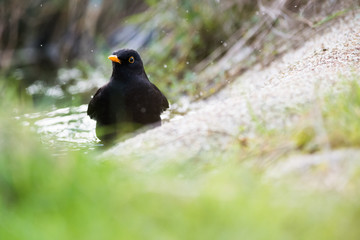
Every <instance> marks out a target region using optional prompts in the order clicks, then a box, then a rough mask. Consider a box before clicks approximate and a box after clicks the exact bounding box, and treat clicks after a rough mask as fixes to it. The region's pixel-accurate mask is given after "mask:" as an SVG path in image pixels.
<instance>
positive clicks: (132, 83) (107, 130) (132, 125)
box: [87, 49, 169, 141]
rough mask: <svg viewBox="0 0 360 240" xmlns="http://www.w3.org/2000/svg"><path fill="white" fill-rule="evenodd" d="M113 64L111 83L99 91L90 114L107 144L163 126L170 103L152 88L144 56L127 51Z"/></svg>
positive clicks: (112, 57)
mask: <svg viewBox="0 0 360 240" xmlns="http://www.w3.org/2000/svg"><path fill="white" fill-rule="evenodd" d="M109 59H110V60H111V61H112V62H113V63H112V65H113V72H112V75H111V78H110V81H109V82H108V83H107V84H106V85H104V86H102V87H101V88H100V89H98V90H97V92H96V93H95V95H94V96H93V98H92V99H91V101H90V103H89V106H88V110H87V114H88V115H89V116H90V118H92V119H94V120H96V135H97V137H98V138H99V139H101V140H103V141H105V140H110V139H113V138H114V137H116V136H118V135H122V134H124V133H129V132H132V131H134V130H136V129H138V128H139V127H142V126H144V125H148V124H151V125H160V124H161V119H160V114H161V113H162V112H163V111H165V110H166V109H167V108H168V107H169V103H168V100H167V99H166V97H165V96H164V95H163V94H162V93H161V91H160V90H159V89H158V88H157V87H156V86H155V85H154V84H152V83H151V82H150V81H149V79H148V77H147V75H146V73H145V70H144V66H143V62H142V60H141V58H140V55H139V54H138V53H137V52H136V51H135V50H131V49H123V50H119V51H116V52H114V53H113V55H111V56H109Z"/></svg>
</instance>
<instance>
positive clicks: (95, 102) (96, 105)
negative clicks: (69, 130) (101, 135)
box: [87, 88, 104, 120]
mask: <svg viewBox="0 0 360 240" xmlns="http://www.w3.org/2000/svg"><path fill="white" fill-rule="evenodd" d="M102 92H103V88H99V89H98V90H97V91H96V93H95V95H94V96H93V97H92V99H91V100H90V102H89V105H88V109H87V115H89V116H90V118H91V119H95V120H96V118H97V116H98V115H99V111H102V107H101V106H102V105H103V103H102V102H103V101H104V99H103V97H102V96H103V94H101V93H102Z"/></svg>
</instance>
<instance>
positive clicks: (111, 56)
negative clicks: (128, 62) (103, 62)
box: [108, 55, 121, 64]
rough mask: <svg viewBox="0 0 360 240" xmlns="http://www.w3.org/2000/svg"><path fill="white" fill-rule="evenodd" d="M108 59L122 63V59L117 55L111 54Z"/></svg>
mask: <svg viewBox="0 0 360 240" xmlns="http://www.w3.org/2000/svg"><path fill="white" fill-rule="evenodd" d="M108 59H110V60H111V61H113V62H117V63H120V64H121V61H120V59H118V57H117V56H116V55H110V56H109V57H108Z"/></svg>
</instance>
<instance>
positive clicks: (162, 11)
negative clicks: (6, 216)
mask: <svg viewBox="0 0 360 240" xmlns="http://www.w3.org/2000/svg"><path fill="white" fill-rule="evenodd" d="M353 4H356V1H339V0H334V1H314V0H287V1H265V0H264V1H251V0H243V1H233V0H221V1H220V0H218V1H217V0H200V1H190V0H169V1H165V0H163V1H151V0H148V1H144V0H143V1H142V0H134V1H111V0H73V1H70V0H47V1H44V0H32V1H21V0H2V1H0V36H1V40H0V68H1V71H0V74H1V76H3V79H4V80H5V81H6V82H7V83H8V84H11V85H17V86H18V87H19V89H20V92H23V93H25V94H30V95H32V96H33V98H34V99H35V100H36V102H39V101H42V102H44V101H45V102H46V101H48V102H49V103H50V105H51V104H54V103H59V102H62V105H67V104H70V105H71V104H81V103H86V102H87V101H88V99H89V96H90V95H91V93H92V92H93V91H94V90H95V89H96V88H97V87H98V86H99V85H101V84H103V82H104V81H103V80H102V81H100V80H99V81H96V79H95V80H94V81H95V84H94V83H93V85H91V84H89V86H90V87H88V88H86V89H85V90H81V89H79V90H78V91H75V92H76V94H74V91H69V88H70V87H71V85H75V88H76V86H77V85H76V84H75V83H77V82H78V81H79V79H81V81H86V80H88V79H90V78H92V76H94V72H96V71H97V72H100V74H101V75H103V77H104V79H107V78H108V77H109V75H110V71H111V69H110V68H109V66H110V64H109V62H108V60H107V59H106V56H107V55H109V53H111V52H112V51H113V50H116V49H119V48H123V47H130V48H135V49H137V50H138V51H140V53H141V55H142V58H143V60H144V62H145V66H146V70H147V73H148V74H149V75H150V79H151V80H152V81H154V82H155V83H156V84H157V85H160V87H161V88H162V90H163V91H165V92H166V93H167V95H168V97H169V98H170V99H171V100H172V101H176V100H177V99H178V98H179V97H180V96H183V95H186V96H191V97H192V98H197V97H199V96H200V95H199V93H202V91H208V92H209V93H210V94H212V93H213V92H216V91H217V90H218V89H219V88H221V86H222V85H223V84H224V83H225V82H226V81H225V78H227V80H228V79H231V75H238V74H239V73H241V71H243V70H244V69H246V68H247V67H249V66H250V65H252V64H254V63H255V62H263V64H267V63H269V62H271V60H272V59H273V58H274V57H276V56H277V55H279V54H281V53H282V51H284V49H287V48H288V47H289V46H290V47H291V46H293V47H296V46H297V45H299V44H300V43H301V42H302V40H303V39H302V38H301V37H300V35H301V34H300V33H301V31H302V30H304V29H318V28H315V27H316V24H317V23H319V22H321V21H322V20H324V18H326V17H328V16H329V14H334V13H337V12H338V11H344V10H347V9H350V8H351V6H352V5H353ZM295 36H297V37H295ZM239 42H240V43H241V44H239ZM239 45H240V46H239ZM285 46H286V47H285ZM281 47H282V48H281ZM244 49H246V50H247V52H244ZM234 56H240V57H238V58H239V59H240V60H239V61H237V62H236V61H235V62H234V61H232V63H231V64H230V63H229V65H230V66H229V67H228V68H234V69H235V71H233V72H232V73H228V72H227V71H224V70H221V71H215V73H212V74H210V75H205V76H199V75H198V74H199V73H201V72H202V71H203V70H204V69H206V68H207V67H208V66H209V65H212V64H213V63H214V62H215V61H219V60H220V59H222V58H224V57H227V58H234ZM241 56H242V57H241ZM98 66H104V68H100V69H99V68H98ZM66 69H76V70H78V71H80V72H78V74H75V75H74V76H70V77H68V78H70V79H67V80H66V81H64V80H61V79H63V77H62V76H61V74H63V73H64V70H66ZM65 72H66V71H65ZM94 81H93V82H94ZM96 82H97V83H96ZM34 83H35V87H33V88H30V90H29V89H28V88H29V86H32V85H34ZM39 86H41V88H39ZM54 86H57V87H58V89H60V93H58V94H51V93H53V91H49V90H48V88H52V87H54ZM59 86H60V88H59ZM73 88H74V87H73ZM25 89H27V91H24V90H25ZM34 89H35V90H34ZM46 95H50V96H48V98H44V96H46ZM74 95H76V96H75V98H76V101H75V102H71V101H70V102H69V101H67V100H69V99H74ZM52 98H55V99H56V101H54V100H53V99H52Z"/></svg>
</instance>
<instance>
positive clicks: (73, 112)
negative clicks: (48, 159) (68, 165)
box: [21, 104, 102, 153]
mask: <svg viewBox="0 0 360 240" xmlns="http://www.w3.org/2000/svg"><path fill="white" fill-rule="evenodd" d="M86 110H87V104H84V105H81V106H79V107H67V108H61V109H57V110H54V111H50V112H40V113H32V114H25V115H24V116H23V117H22V118H21V119H22V120H23V123H24V124H25V125H29V126H30V127H31V129H32V130H34V131H35V132H36V133H37V134H39V136H40V138H41V141H42V142H43V143H44V145H46V146H49V147H59V149H60V150H70V151H78V150H82V151H83V152H85V153H87V152H89V151H94V150H95V149H96V148H98V147H100V146H102V144H101V143H100V141H99V140H98V139H97V138H96V134H95V125H96V122H95V121H93V120H91V119H90V118H89V117H88V116H87V114H86Z"/></svg>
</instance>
